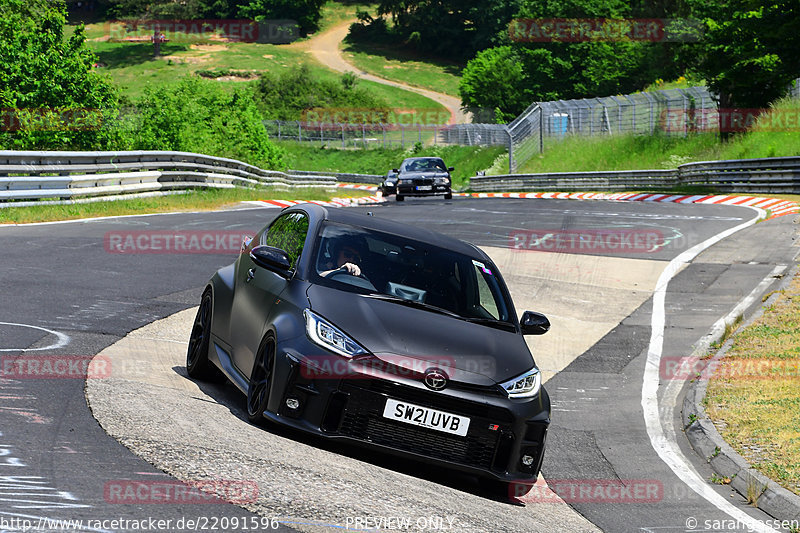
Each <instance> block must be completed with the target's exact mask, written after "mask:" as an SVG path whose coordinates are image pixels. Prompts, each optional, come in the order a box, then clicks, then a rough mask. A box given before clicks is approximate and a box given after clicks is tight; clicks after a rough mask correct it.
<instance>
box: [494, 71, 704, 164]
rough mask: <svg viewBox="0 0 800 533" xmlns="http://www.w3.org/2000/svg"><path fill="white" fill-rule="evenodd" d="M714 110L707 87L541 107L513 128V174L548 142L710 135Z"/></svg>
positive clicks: (528, 111)
mask: <svg viewBox="0 0 800 533" xmlns="http://www.w3.org/2000/svg"><path fill="white" fill-rule="evenodd" d="M715 109H716V102H715V100H714V98H713V97H712V96H711V94H710V93H709V92H708V90H707V89H706V88H705V87H689V88H687V89H670V90H665V91H653V92H643V93H635V94H626V95H619V96H608V97H605V98H583V99H579V100H556V101H551V102H537V103H534V104H532V105H531V106H530V107H528V109H526V110H525V111H524V112H523V113H522V114H520V116H518V117H517V118H516V119H514V120H513V121H512V122H511V123H509V124H508V129H509V134H510V136H511V139H512V141H511V142H512V147H513V149H512V154H511V155H510V157H509V166H510V170H511V172H516V171H517V169H518V168H519V167H520V166H521V165H523V164H524V163H525V162H526V161H528V160H529V159H530V158H531V157H533V155H534V154H537V153H540V152H541V151H542V150H543V149H544V146H545V144H546V142H548V141H551V140H558V139H563V138H565V137H567V136H568V135H585V136H593V135H616V134H643V135H653V134H654V133H656V132H660V133H665V134H668V135H687V134H688V133H689V132H691V131H698V130H702V131H709V130H710V129H711V128H713V127H714V124H712V122H713V120H715V116H714V114H713V113H711V112H710V111H712V110H715Z"/></svg>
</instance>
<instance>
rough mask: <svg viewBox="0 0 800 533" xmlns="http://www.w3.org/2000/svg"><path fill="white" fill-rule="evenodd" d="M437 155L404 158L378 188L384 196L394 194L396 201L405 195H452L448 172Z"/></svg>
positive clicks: (451, 169)
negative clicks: (398, 166)
mask: <svg viewBox="0 0 800 533" xmlns="http://www.w3.org/2000/svg"><path fill="white" fill-rule="evenodd" d="M453 170H454V168H453V167H447V166H446V165H445V164H444V161H442V159H441V158H439V157H410V158H408V159H404V160H403V163H402V164H401V165H400V168H399V169H398V168H393V169H392V170H391V171H390V172H388V173H387V174H386V179H385V180H383V183H381V184H380V186H379V189H380V191H381V192H382V193H383V195H384V196H389V195H391V194H396V195H397V196H396V198H397V201H398V202H402V201H403V200H404V199H405V197H406V196H435V195H440V194H443V195H444V197H445V199H448V200H449V199H450V198H452V197H453V191H452V188H451V183H450V173H451V172H452V171H453Z"/></svg>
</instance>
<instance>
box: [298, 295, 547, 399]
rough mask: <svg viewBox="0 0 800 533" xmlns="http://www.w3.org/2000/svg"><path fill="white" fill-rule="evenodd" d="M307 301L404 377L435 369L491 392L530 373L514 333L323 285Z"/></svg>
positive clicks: (529, 360) (527, 354) (522, 345)
mask: <svg viewBox="0 0 800 533" xmlns="http://www.w3.org/2000/svg"><path fill="white" fill-rule="evenodd" d="M308 298H309V302H310V304H311V309H312V310H313V311H314V312H316V313H318V314H320V315H322V316H323V317H324V318H325V319H327V320H328V321H330V322H331V323H332V324H333V325H335V326H336V327H338V328H339V329H341V330H342V331H343V332H345V333H346V334H347V335H349V336H350V337H352V338H353V339H354V340H355V341H357V342H358V343H360V344H361V345H362V346H364V347H365V348H366V349H367V350H369V351H370V352H371V353H372V354H373V355H374V356H375V357H377V358H379V359H381V360H382V361H384V362H386V363H387V364H389V365H394V366H397V367H401V368H403V369H406V370H407V371H408V372H409V373H411V372H424V370H426V369H427V368H431V367H436V368H440V369H442V370H444V371H445V372H446V373H447V374H448V376H449V377H450V379H452V380H455V381H458V382H463V383H469V384H472V385H479V386H491V385H495V384H497V383H502V382H504V381H507V380H509V379H511V378H513V377H516V376H518V375H520V374H522V373H523V372H526V371H528V370H530V369H531V368H532V367H533V358H532V357H531V354H530V351H529V350H528V347H527V345H526V344H525V340H524V339H523V337H522V336H521V335H519V334H518V333H514V332H511V331H506V330H501V329H497V328H494V327H489V326H484V325H480V324H474V323H469V322H466V321H464V320H459V319H457V318H454V317H450V316H447V315H442V314H439V313H435V312H430V311H425V310H422V309H415V308H412V307H406V306H405V305H402V304H399V303H396V302H391V301H385V300H379V299H376V298H371V297H369V296H365V295H362V294H357V293H353V292H348V291H341V290H337V289H333V288H330V287H325V286H322V285H312V286H310V288H309V290H308Z"/></svg>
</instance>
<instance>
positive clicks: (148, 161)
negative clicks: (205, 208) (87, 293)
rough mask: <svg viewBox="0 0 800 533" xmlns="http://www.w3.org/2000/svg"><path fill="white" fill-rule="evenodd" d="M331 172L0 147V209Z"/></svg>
mask: <svg viewBox="0 0 800 533" xmlns="http://www.w3.org/2000/svg"><path fill="white" fill-rule="evenodd" d="M335 185H336V177H335V176H332V175H293V174H291V173H285V172H278V171H272V170H263V169H260V168H258V167H255V166H253V165H249V164H247V163H243V162H241V161H236V160H233V159H226V158H222V157H212V156H208V155H202V154H194V153H188V152H157V151H130V152H17V151H0V207H8V206H20V205H23V203H22V202H20V201H25V200H28V201H31V200H37V201H38V200H41V199H55V200H72V199H76V198H91V197H107V196H110V195H127V196H130V195H132V194H138V195H141V194H147V195H152V194H159V193H166V192H170V191H181V190H189V189H193V188H197V187H207V188H208V187H210V188H233V187H270V188H279V189H289V188H296V187H330V188H333V187H335Z"/></svg>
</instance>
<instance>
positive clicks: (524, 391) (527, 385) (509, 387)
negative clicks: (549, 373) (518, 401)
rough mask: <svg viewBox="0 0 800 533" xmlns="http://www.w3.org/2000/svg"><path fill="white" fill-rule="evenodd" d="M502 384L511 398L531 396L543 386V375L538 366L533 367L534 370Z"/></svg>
mask: <svg viewBox="0 0 800 533" xmlns="http://www.w3.org/2000/svg"><path fill="white" fill-rule="evenodd" d="M500 386H501V387H503V388H504V389H505V390H506V393H507V394H508V397H509V398H530V397H531V396H536V395H537V394H538V393H539V389H540V388H541V386H542V375H541V373H540V372H539V369H538V368H536V367H533V370H529V371H527V372H525V373H524V374H522V375H521V376H518V377H516V378H514V379H512V380H509V381H506V382H505V383H501V385H500Z"/></svg>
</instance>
